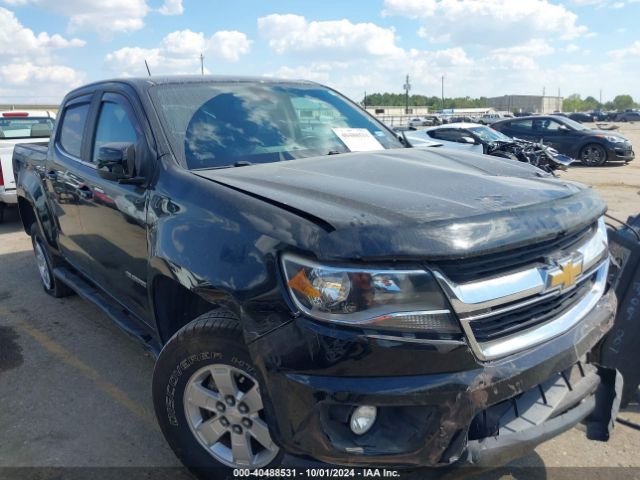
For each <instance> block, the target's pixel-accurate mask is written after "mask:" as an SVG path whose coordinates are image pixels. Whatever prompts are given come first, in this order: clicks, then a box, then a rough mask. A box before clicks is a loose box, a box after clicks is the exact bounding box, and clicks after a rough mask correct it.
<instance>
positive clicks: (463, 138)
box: [460, 137, 477, 145]
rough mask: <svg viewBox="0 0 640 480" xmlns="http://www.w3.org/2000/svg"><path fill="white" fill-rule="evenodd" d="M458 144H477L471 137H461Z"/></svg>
mask: <svg viewBox="0 0 640 480" xmlns="http://www.w3.org/2000/svg"><path fill="white" fill-rule="evenodd" d="M460 143H468V144H471V145H475V144H476V143H477V142H476V140H475V138H472V137H462V138H461V139H460Z"/></svg>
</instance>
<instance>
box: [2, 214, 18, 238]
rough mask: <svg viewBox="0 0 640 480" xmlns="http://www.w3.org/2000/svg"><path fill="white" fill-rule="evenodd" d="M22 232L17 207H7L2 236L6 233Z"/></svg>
mask: <svg viewBox="0 0 640 480" xmlns="http://www.w3.org/2000/svg"><path fill="white" fill-rule="evenodd" d="M20 230H22V222H21V221H20V214H19V213H18V209H17V208H15V207H5V209H4V221H3V222H1V223H0V235H2V234H4V233H14V232H18V231H20Z"/></svg>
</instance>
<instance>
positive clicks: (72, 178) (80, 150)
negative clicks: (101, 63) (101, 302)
mask: <svg viewBox="0 0 640 480" xmlns="http://www.w3.org/2000/svg"><path fill="white" fill-rule="evenodd" d="M92 101H93V94H87V95H82V96H79V97H76V98H72V99H70V100H68V101H67V102H66V104H65V105H64V109H63V111H62V113H61V115H60V117H59V121H58V124H57V127H56V133H55V135H54V137H53V138H52V140H51V141H52V142H53V145H52V148H51V149H50V154H49V156H48V158H47V164H46V172H45V185H46V188H47V191H48V198H49V200H50V202H51V206H52V208H53V210H54V217H55V218H56V220H57V223H58V225H57V226H58V245H59V247H60V249H61V250H62V252H63V255H64V257H65V258H66V259H67V261H68V262H69V263H70V264H71V265H73V266H74V267H75V268H76V269H78V270H79V271H80V272H82V273H84V274H87V275H88V274H89V272H90V264H91V262H90V259H89V257H88V256H87V239H86V237H85V235H84V230H83V229H82V224H81V223H80V215H79V207H80V205H83V204H85V202H86V201H87V199H88V198H89V196H90V195H91V191H90V188H89V186H88V185H87V177H88V176H90V174H91V173H92V171H93V170H94V169H93V167H92V165H91V164H90V163H88V162H86V148H87V144H86V142H85V139H86V134H85V132H86V130H87V125H88V119H89V117H90V115H91V110H92Z"/></svg>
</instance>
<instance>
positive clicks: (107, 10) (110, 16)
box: [2, 0, 184, 37]
mask: <svg viewBox="0 0 640 480" xmlns="http://www.w3.org/2000/svg"><path fill="white" fill-rule="evenodd" d="M2 1H3V2H4V3H5V4H8V5H16V6H20V5H26V4H32V5H37V6H38V7H40V8H43V9H47V10H50V11H52V12H55V13H57V14H59V15H62V16H65V17H67V18H68V19H69V22H68V25H67V29H68V30H69V32H72V33H75V32H80V31H88V32H96V33H98V34H99V35H102V36H103V37H110V36H112V35H113V34H114V33H118V32H132V31H135V30H140V29H141V28H142V27H144V19H145V17H146V16H147V15H148V14H149V13H150V12H152V11H157V12H158V13H160V14H162V15H180V14H182V13H183V11H184V7H183V6H182V0H165V2H164V3H163V5H162V6H161V7H160V8H159V9H157V10H153V9H152V8H151V7H150V6H149V4H148V2H147V0H57V1H52V0H2Z"/></svg>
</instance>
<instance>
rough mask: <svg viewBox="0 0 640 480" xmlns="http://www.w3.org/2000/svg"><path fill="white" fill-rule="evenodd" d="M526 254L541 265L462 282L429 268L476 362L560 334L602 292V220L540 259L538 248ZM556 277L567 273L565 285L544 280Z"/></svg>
mask: <svg viewBox="0 0 640 480" xmlns="http://www.w3.org/2000/svg"><path fill="white" fill-rule="evenodd" d="M558 245H562V246H563V248H557V246H558ZM531 250H533V251H535V252H536V256H537V257H538V258H540V257H541V258H544V260H545V263H542V262H539V261H536V262H534V263H533V264H529V265H527V266H524V267H520V268H518V269H515V270H510V271H507V272H503V273H501V274H497V275H496V274H492V275H489V276H485V277H482V278H479V279H476V280H474V281H469V282H464V283H458V282H456V281H454V280H452V279H451V278H449V277H448V276H447V275H446V273H445V272H444V271H443V270H441V269H438V268H436V269H434V274H435V276H436V278H437V279H438V281H439V283H440V285H441V286H442V288H443V290H444V292H445V293H446V294H447V295H448V297H449V300H450V302H451V305H452V306H453V308H454V310H455V311H456V313H457V314H458V317H459V318H460V321H461V323H462V327H463V329H464V331H465V334H466V336H467V339H468V341H469V344H470V346H471V347H472V349H473V350H474V353H475V354H476V356H478V358H480V359H481V360H491V359H495V358H499V357H502V356H505V355H508V354H510V353H514V352H516V351H519V350H523V349H526V348H529V347H531V346H533V345H536V344H539V343H542V342H544V341H546V340H548V339H550V338H552V337H554V336H557V335H559V334H561V333H564V332H565V331H567V330H568V329H570V328H571V327H572V326H573V325H575V324H576V323H578V322H579V321H580V320H581V319H582V318H584V316H585V315H586V314H587V313H589V311H591V309H592V308H593V307H594V306H595V304H596V303H597V302H598V300H599V299H600V297H601V296H602V294H603V293H604V290H605V285H606V275H607V271H608V267H609V259H608V248H607V234H606V227H605V224H604V221H603V220H602V219H600V220H599V221H598V223H597V226H596V227H595V228H589V231H588V232H587V233H586V234H582V235H580V236H579V237H578V240H575V239H574V241H572V242H566V243H565V242H563V243H560V244H556V248H555V249H554V250H547V251H546V253H544V254H540V249H539V247H538V246H534V247H532V248H531ZM567 258H568V259H576V262H580V263H579V265H580V274H579V275H576V272H575V271H571V275H569V273H570V271H569V267H570V268H571V269H574V268H577V267H576V265H578V264H575V265H574V264H571V265H569V266H565V264H564V263H563V262H564V261H565V260H566V259H567ZM559 265H561V267H559ZM565 268H567V270H566V271H565ZM560 269H562V271H561V270H560ZM559 273H561V274H562V276H563V277H564V275H565V274H567V277H568V281H567V282H565V281H562V282H560V283H559V284H558V282H555V280H556V279H555V278H554V281H550V279H552V277H557V276H558V275H559ZM574 282H575V283H574Z"/></svg>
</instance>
